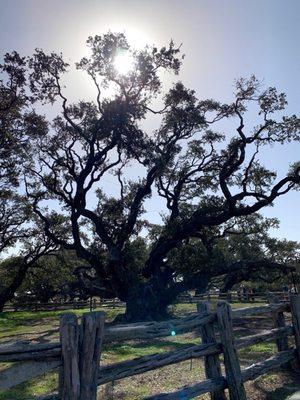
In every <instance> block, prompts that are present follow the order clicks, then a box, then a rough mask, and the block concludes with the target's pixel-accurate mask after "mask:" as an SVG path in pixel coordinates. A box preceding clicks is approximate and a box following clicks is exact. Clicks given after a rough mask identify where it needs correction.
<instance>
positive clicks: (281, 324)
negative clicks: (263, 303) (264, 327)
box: [269, 293, 290, 368]
mask: <svg viewBox="0 0 300 400" xmlns="http://www.w3.org/2000/svg"><path fill="white" fill-rule="evenodd" d="M269 299H270V300H271V301H272V303H274V304H278V303H281V301H280V299H279V297H278V296H276V295H275V294H273V293H272V294H270V295H269ZM272 318H273V324H274V328H285V327H286V324H285V317H284V313H283V311H275V312H273V313H272ZM276 345H277V350H278V351H285V350H288V349H289V343H288V336H287V335H282V337H280V338H278V339H276ZM287 367H290V364H287V365H284V368H287Z"/></svg>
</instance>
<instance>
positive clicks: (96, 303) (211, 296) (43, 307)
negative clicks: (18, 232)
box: [4, 291, 289, 311]
mask: <svg viewBox="0 0 300 400" xmlns="http://www.w3.org/2000/svg"><path fill="white" fill-rule="evenodd" d="M272 296H276V297H277V298H279V299H280V300H282V301H287V300H288V299H289V293H287V292H255V293H253V292H245V293H241V292H236V291H228V292H226V293H218V292H212V291H211V292H205V293H202V294H198V295H191V294H189V293H185V294H182V295H180V296H179V297H178V299H177V303H195V304H196V303H198V302H199V301H203V300H208V301H211V300H226V301H228V302H229V303H234V302H242V303H243V302H244V303H254V302H262V303H263V302H268V301H269V300H270V298H271V297H272ZM125 306H126V304H125V303H124V302H122V301H120V300H119V299H117V298H115V299H99V298H90V299H88V300H74V301H53V302H50V303H37V302H24V301H18V299H15V301H14V302H13V303H9V304H8V305H6V306H5V307H4V311H55V310H72V309H82V308H89V309H90V310H91V311H92V310H95V309H97V308H99V307H112V308H116V307H125Z"/></svg>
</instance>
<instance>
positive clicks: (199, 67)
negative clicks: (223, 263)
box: [0, 0, 300, 240]
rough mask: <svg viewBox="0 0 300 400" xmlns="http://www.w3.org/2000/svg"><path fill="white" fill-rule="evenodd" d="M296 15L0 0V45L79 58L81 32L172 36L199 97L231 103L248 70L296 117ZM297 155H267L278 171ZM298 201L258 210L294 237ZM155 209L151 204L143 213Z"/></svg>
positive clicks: (207, 1)
mask: <svg viewBox="0 0 300 400" xmlns="http://www.w3.org/2000/svg"><path fill="white" fill-rule="evenodd" d="M299 15H300V1H298V0H294V1H293V0H285V1H278V0H251V1H249V0H198V1H197V0H195V1H193V0H185V1H175V0H174V1H171V0H168V1H166V0H139V1H138V0H124V1H113V0H110V1H108V0H97V1H96V0H85V1H83V0H81V1H79V0H60V1H57V0H51V1H50V0H0V49H1V53H4V52H7V51H11V50H18V51H19V52H20V53H23V54H30V53H31V52H32V51H33V49H34V48H35V47H41V48H44V49H45V50H54V51H62V52H63V53H64V54H65V56H66V58H67V59H69V60H70V61H71V60H74V61H77V60H78V59H79V58H80V57H81V56H83V55H84V54H85V47H84V42H85V40H86V38H87V36H89V35H94V34H101V33H103V32H106V31H107V30H109V29H110V30H112V31H124V30H125V32H127V33H128V36H129V39H130V40H131V41H132V43H133V44H138V45H139V44H142V43H144V42H149V43H150V44H152V43H155V44H157V45H164V44H166V43H167V42H168V41H169V39H170V38H173V39H174V40H175V42H176V43H182V45H183V46H182V49H183V52H184V53H185V54H186V58H185V60H184V65H183V68H182V73H181V75H180V79H181V80H183V82H184V83H185V85H186V86H188V87H192V88H194V89H196V91H197V95H198V97H199V98H208V97H209V98H210V97H213V98H216V99H219V100H221V101H230V99H231V94H232V91H233V87H232V84H233V81H234V79H235V78H238V77H240V76H249V75H251V74H252V73H254V74H255V75H256V76H257V77H258V78H260V79H263V80H264V82H265V84H266V85H273V86H276V87H277V88H278V89H280V90H281V91H285V92H286V93H287V95H288V101H289V107H288V112H289V113H297V114H300V74H299V71H300V51H299V50H300V49H299V39H300V24H299ZM84 86H85V84H84V82H79V81H78V82H77V81H76V80H74V81H73V82H72V85H71V87H72V88H71V89H70V94H71V95H72V96H76V95H77V94H78V93H79V94H80V95H81V94H82V93H84V90H85V87H84ZM299 155H300V145H299V144H297V145H286V146H283V147H278V148H277V147H276V148H274V149H271V150H268V151H266V152H265V159H266V160H267V161H266V164H267V165H268V166H271V165H273V166H274V167H275V168H276V169H278V171H279V174H284V172H285V171H286V170H287V168H288V163H289V162H290V161H291V162H292V161H295V160H297V159H299V158H300V157H299ZM107 184H108V185H109V182H107ZM112 189H113V188H112ZM299 198H300V194H299V192H294V193H290V194H289V195H288V196H285V197H283V198H281V199H279V200H278V201H277V202H276V204H275V206H274V207H273V208H269V209H268V210H266V211H264V214H265V215H267V216H277V217H278V218H279V219H280V220H281V227H280V229H279V230H278V231H277V232H274V234H276V235H277V236H280V237H286V238H288V239H293V240H299V236H298V228H299V225H300V213H299ZM159 208H160V206H159V202H158V201H157V200H156V199H153V200H152V201H151V202H149V211H151V213H149V217H150V216H151V217H153V218H154V219H156V218H157V211H158V210H159Z"/></svg>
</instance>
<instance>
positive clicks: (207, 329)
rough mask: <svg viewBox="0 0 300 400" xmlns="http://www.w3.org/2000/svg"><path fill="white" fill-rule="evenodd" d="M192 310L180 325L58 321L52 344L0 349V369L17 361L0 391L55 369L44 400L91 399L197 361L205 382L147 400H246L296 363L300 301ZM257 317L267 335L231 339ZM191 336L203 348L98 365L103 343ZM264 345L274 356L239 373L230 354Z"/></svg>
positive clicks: (93, 318) (68, 317)
mask: <svg viewBox="0 0 300 400" xmlns="http://www.w3.org/2000/svg"><path fill="white" fill-rule="evenodd" d="M198 311H199V312H198V313H194V314H191V315H189V316H187V317H185V318H180V319H173V320H168V321H163V322H147V323H135V324H128V325H116V326H106V327H105V325H104V314H103V313H101V312H91V313H86V314H84V316H83V318H82V321H81V326H80V325H78V320H77V317H76V316H75V315H74V314H64V315H63V316H62V318H61V326H60V340H59V341H57V342H52V343H46V344H24V343H14V344H10V345H2V346H0V362H18V363H17V364H13V365H12V366H11V367H9V368H7V369H5V370H4V371H2V372H1V374H0V389H8V388H11V387H13V386H15V385H17V384H19V383H22V382H25V381H27V380H29V379H31V378H33V377H37V376H41V375H43V374H44V373H45V372H47V371H50V370H57V369H59V370H60V375H61V378H60V388H59V393H58V394H57V395H53V396H52V397H48V398H49V399H50V398H52V399H61V400H69V399H71V398H72V399H74V400H83V399H87V398H89V399H91V400H95V399H96V397H95V396H96V387H97V386H98V385H102V384H105V383H108V382H111V381H116V380H119V379H123V378H126V377H131V376H134V375H138V374H142V373H145V372H148V371H151V370H154V369H157V368H161V367H164V366H167V365H171V364H175V363H179V362H182V361H185V360H188V359H193V358H197V359H198V358H201V357H202V358H204V361H205V370H206V376H207V378H208V379H206V380H205V381H203V382H199V383H196V384H194V385H191V386H189V387H187V388H183V389H180V390H177V391H175V392H173V393H162V394H157V395H154V396H150V397H148V399H149V400H150V399H151V400H154V399H157V400H159V399H182V398H194V397H196V396H199V395H201V394H204V393H211V398H212V399H213V400H220V399H225V397H224V389H225V388H228V389H229V393H230V400H237V399H238V400H242V399H246V397H245V396H246V395H245V391H244V386H243V384H244V382H246V381H248V380H252V379H255V378H256V377H258V376H260V375H262V374H265V373H268V372H270V371H272V370H274V369H276V368H279V367H280V366H286V365H289V364H290V363H291V362H295V361H296V360H298V361H299V360H300V295H291V303H290V304H289V303H288V302H284V303H282V302H279V303H274V304H269V305H265V306H259V307H248V308H247V307H245V308H242V309H236V310H231V308H230V306H229V305H228V303H226V302H219V303H218V305H217V311H211V310H210V309H209V306H208V305H207V304H205V303H202V305H201V306H199V307H198ZM286 312H291V313H292V325H286V323H285V316H284V313H286ZM259 315H269V318H272V320H273V323H274V328H273V329H270V330H266V331H264V332H262V333H259V334H255V335H250V336H245V337H242V338H239V339H237V340H235V339H234V337H233V330H232V320H235V319H240V318H245V317H251V316H259ZM192 331H196V332H198V333H199V340H200V336H202V344H199V345H184V346H183V347H182V348H181V349H178V350H172V351H168V352H164V353H159V354H152V355H147V356H143V357H139V358H135V359H133V360H129V361H123V362H118V363H114V364H112V365H100V366H99V357H100V354H101V349H102V343H109V342H119V341H121V342H122V341H126V340H146V339H154V338H160V337H164V336H174V335H179V334H183V333H186V332H192ZM216 334H217V336H215V335H216ZM292 336H293V337H294V338H295V345H296V346H295V347H294V348H290V347H289V345H288V340H287V339H288V337H292ZM266 341H275V342H276V344H277V349H278V353H277V354H276V355H275V356H273V357H270V358H269V359H267V360H264V361H263V362H260V363H256V364H254V365H252V366H250V367H248V368H245V369H244V370H241V368H240V364H239V358H238V353H237V350H239V349H242V348H245V347H247V346H251V345H255V344H257V343H262V342H266ZM223 353H224V362H225V371H226V376H222V375H221V370H220V361H219V355H221V354H223ZM95 355H97V357H95ZM70 393H71V395H70ZM70 396H71V397H70ZM87 396H88V397H87ZM184 396H185V397H184Z"/></svg>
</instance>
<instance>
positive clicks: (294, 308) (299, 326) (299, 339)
mask: <svg viewBox="0 0 300 400" xmlns="http://www.w3.org/2000/svg"><path fill="white" fill-rule="evenodd" d="M290 301H291V312H292V320H293V326H294V329H295V343H296V348H297V355H298V361H299V363H300V294H291V295H290Z"/></svg>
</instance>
